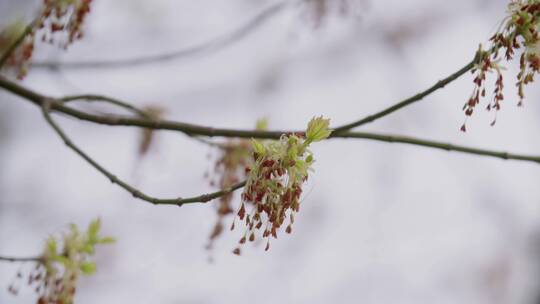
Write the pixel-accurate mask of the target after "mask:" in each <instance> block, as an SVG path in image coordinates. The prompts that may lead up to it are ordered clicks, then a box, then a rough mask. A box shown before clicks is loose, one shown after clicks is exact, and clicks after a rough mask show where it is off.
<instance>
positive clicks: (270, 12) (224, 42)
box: [31, 1, 291, 69]
mask: <svg viewBox="0 0 540 304" xmlns="http://www.w3.org/2000/svg"><path fill="white" fill-rule="evenodd" d="M290 4H291V3H289V2H288V1H284V2H281V3H277V4H274V5H272V6H270V7H268V8H266V9H265V10H263V11H262V12H260V13H259V14H257V15H256V16H255V17H253V18H252V19H250V20H249V21H248V22H246V23H245V24H244V25H242V26H240V27H239V28H237V29H235V30H233V31H232V32H230V33H227V34H225V35H223V36H221V37H218V38H214V39H212V40H209V41H206V42H203V43H201V44H198V45H194V46H192V47H188V48H185V49H181V50H177V51H173V52H170V53H165V54H160V55H151V56H142V57H136V58H129V59H120V60H96V61H86V62H58V61H56V62H55V61H53V62H34V63H32V64H31V66H32V67H34V68H46V69H99V68H124V67H132V66H140V65H146V64H152V63H158V62H164V61H170V60H174V59H179V58H184V57H189V56H194V55H199V54H202V53H214V52H217V51H219V50H221V49H223V48H225V47H227V46H229V45H231V44H233V43H235V42H236V41H239V40H241V39H242V38H244V37H245V36H247V35H248V34H249V33H251V32H252V31H254V30H255V29H257V28H258V27H260V26H261V25H262V24H264V22H265V21H267V20H269V19H270V18H271V17H272V16H274V15H276V14H277V13H279V12H280V11H282V10H283V9H284V8H285V7H287V6H288V5H290Z"/></svg>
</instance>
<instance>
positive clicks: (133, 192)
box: [42, 102, 245, 206]
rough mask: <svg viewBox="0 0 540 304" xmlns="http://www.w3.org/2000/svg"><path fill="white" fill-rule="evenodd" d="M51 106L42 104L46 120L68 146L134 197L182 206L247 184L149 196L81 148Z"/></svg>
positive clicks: (211, 198) (221, 194) (206, 199)
mask: <svg viewBox="0 0 540 304" xmlns="http://www.w3.org/2000/svg"><path fill="white" fill-rule="evenodd" d="M50 108H51V102H45V103H43V106H42V112H43V116H44V117H45V120H46V121H47V123H49V125H50V126H51V127H52V128H53V130H54V131H55V132H56V134H58V136H60V138H62V140H63V141H64V143H65V144H66V146H68V147H69V148H70V149H71V150H73V151H75V153H77V154H78V155H79V156H81V157H82V158H83V159H84V160H86V162H88V163H89V164H90V165H91V166H92V167H94V168H95V169H96V170H98V171H99V172H101V173H102V174H103V175H105V176H106V177H107V178H108V179H109V180H110V181H111V183H113V184H117V185H118V186H120V187H121V188H123V189H124V190H126V191H127V192H129V193H131V195H133V197H135V198H138V199H141V200H143V201H147V202H149V203H152V204H154V205H177V206H182V205H183V204H189V203H206V202H208V201H210V200H213V199H215V198H218V197H221V196H223V195H225V194H228V193H231V192H233V191H235V190H237V189H240V188H242V187H243V186H244V185H245V182H242V183H238V184H235V185H233V186H232V187H230V188H227V189H223V190H220V191H217V192H213V193H208V194H203V195H199V196H195V197H190V198H181V197H179V198H172V199H160V198H155V197H152V196H149V195H147V194H145V193H143V192H142V191H140V190H138V189H137V188H135V187H133V186H131V185H129V184H128V183H126V182H124V181H123V180H121V179H119V178H118V177H116V176H115V175H114V174H112V173H111V172H109V171H108V170H107V169H105V168H104V167H102V166H101V165H100V164H98V163H97V162H96V161H95V160H93V159H92V158H91V157H90V156H88V154H86V153H85V152H84V151H83V150H81V149H80V148H79V147H77V146H76V145H75V144H74V143H73V142H72V141H71V139H70V138H69V137H68V136H67V135H66V134H65V133H64V131H62V129H61V128H60V126H59V125H58V124H56V122H55V121H54V120H53V119H52V117H51V115H50V114H49V111H50Z"/></svg>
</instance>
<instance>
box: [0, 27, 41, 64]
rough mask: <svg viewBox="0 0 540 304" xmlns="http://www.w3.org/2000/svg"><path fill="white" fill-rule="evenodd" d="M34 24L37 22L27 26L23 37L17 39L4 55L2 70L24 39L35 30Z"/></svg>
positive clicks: (0, 61) (1, 59)
mask: <svg viewBox="0 0 540 304" xmlns="http://www.w3.org/2000/svg"><path fill="white" fill-rule="evenodd" d="M34 24H35V21H34V22H32V23H30V24H29V25H27V26H26V27H25V28H24V31H23V32H22V33H21V35H19V37H17V39H15V41H13V43H12V44H11V45H10V46H9V47H8V48H7V50H6V51H5V52H4V54H2V57H0V68H2V67H3V66H4V64H5V63H6V62H7V61H8V59H9V57H11V55H12V54H13V52H14V51H15V50H16V49H17V47H19V45H20V44H21V43H22V42H23V41H24V38H26V36H27V35H28V34H30V33H31V32H32V31H33V30H34Z"/></svg>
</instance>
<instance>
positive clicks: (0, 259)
mask: <svg viewBox="0 0 540 304" xmlns="http://www.w3.org/2000/svg"><path fill="white" fill-rule="evenodd" d="M42 259H43V258H42V257H40V256H37V257H12V256H0V262H11V263H15V262H41V261H42Z"/></svg>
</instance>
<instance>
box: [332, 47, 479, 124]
mask: <svg viewBox="0 0 540 304" xmlns="http://www.w3.org/2000/svg"><path fill="white" fill-rule="evenodd" d="M477 58H478V55H476V56H475V57H474V59H473V60H472V61H471V62H469V63H467V64H466V65H465V66H464V67H462V68H461V69H459V70H458V71H457V72H455V73H453V74H451V75H450V76H448V77H446V78H444V79H442V80H439V81H437V83H435V84H434V85H432V86H431V87H429V88H428V89H427V90H425V91H423V92H420V93H418V94H416V95H414V96H411V97H409V98H407V99H404V100H402V101H400V102H398V103H396V104H394V105H393V106H391V107H388V108H386V109H384V110H382V111H380V112H377V113H375V114H371V115H368V116H366V117H364V118H362V119H360V120H357V121H354V122H351V123H348V124H346V125H342V126H339V127H337V128H334V134H340V133H341V132H343V131H347V130H350V129H352V128H355V127H359V126H362V125H365V124H367V123H370V122H373V121H375V120H377V119H379V118H382V117H384V116H386V115H388V114H391V113H393V112H395V111H397V110H399V109H401V108H404V107H406V106H409V105H411V104H413V103H415V102H418V101H420V100H422V99H423V98H424V97H426V96H428V95H429V94H431V93H433V92H435V91H437V90H438V89H442V88H444V87H445V86H446V85H447V84H449V83H450V82H452V81H454V80H456V79H458V78H459V77H460V76H462V75H463V74H465V73H467V72H468V71H469V70H471V69H472V68H473V67H474V64H475V63H476V61H477Z"/></svg>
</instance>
